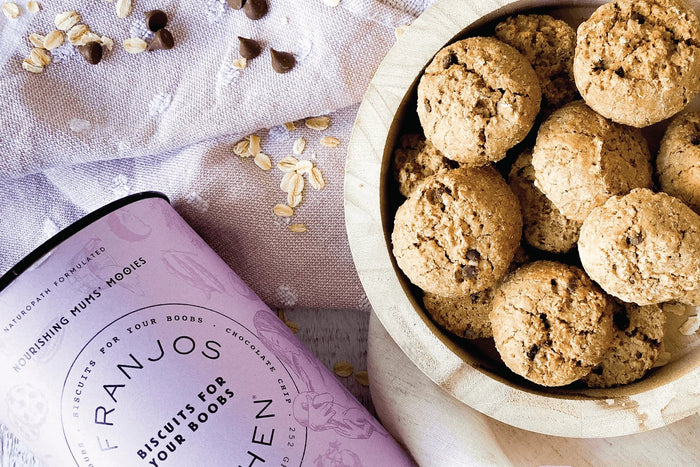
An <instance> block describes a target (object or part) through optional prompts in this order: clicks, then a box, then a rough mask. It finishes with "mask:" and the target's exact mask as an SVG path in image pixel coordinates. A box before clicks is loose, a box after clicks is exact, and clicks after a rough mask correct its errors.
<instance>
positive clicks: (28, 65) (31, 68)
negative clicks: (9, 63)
mask: <svg viewBox="0 0 700 467" xmlns="http://www.w3.org/2000/svg"><path fill="white" fill-rule="evenodd" d="M22 68H24V69H25V70H27V71H28V72H30V73H41V72H42V71H44V67H43V66H39V65H37V64H36V63H34V62H33V61H31V60H30V59H28V58H25V59H24V60H22Z"/></svg>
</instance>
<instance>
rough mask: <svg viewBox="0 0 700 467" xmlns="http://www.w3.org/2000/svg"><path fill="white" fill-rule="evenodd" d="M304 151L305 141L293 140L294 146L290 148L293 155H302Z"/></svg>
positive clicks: (302, 139)
mask: <svg viewBox="0 0 700 467" xmlns="http://www.w3.org/2000/svg"><path fill="white" fill-rule="evenodd" d="M304 149H306V140H305V139H304V138H297V139H296V140H294V146H292V152H293V153H294V154H296V155H297V156H300V155H302V154H303V153H304Z"/></svg>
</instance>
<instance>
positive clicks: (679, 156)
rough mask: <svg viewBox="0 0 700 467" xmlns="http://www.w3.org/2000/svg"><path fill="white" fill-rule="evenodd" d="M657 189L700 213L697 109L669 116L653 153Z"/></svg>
mask: <svg viewBox="0 0 700 467" xmlns="http://www.w3.org/2000/svg"><path fill="white" fill-rule="evenodd" d="M656 171H657V173H658V174H659V184H660V185H661V189H662V190H663V191H665V192H666V193H668V194H669V195H671V196H675V197H676V198H679V199H680V200H681V201H683V202H684V203H685V204H687V205H688V206H689V207H690V208H691V209H693V210H694V211H695V212H697V213H698V214H700V112H686V113H682V114H680V115H678V116H677V117H676V118H674V119H673V121H672V122H671V124H670V125H669V126H668V128H667V129H666V133H664V137H663V139H662V140H661V147H660V148H659V154H658V155H657V157H656Z"/></svg>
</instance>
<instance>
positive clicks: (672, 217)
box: [578, 188, 700, 305]
mask: <svg viewBox="0 0 700 467" xmlns="http://www.w3.org/2000/svg"><path fill="white" fill-rule="evenodd" d="M578 250H579V256H580V258H581V263H582V264H583V267H584V269H585V270H586V272H587V273H588V274H589V275H590V276H591V278H592V279H593V280H594V281H596V282H597V283H598V284H600V286H601V287H602V288H603V289H604V290H605V291H606V292H608V293H609V294H611V295H614V296H615V297H617V298H619V299H621V300H623V301H625V302H631V303H636V304H638V305H651V304H654V303H661V302H666V301H670V300H677V299H680V298H682V297H683V296H685V295H687V294H689V293H691V292H693V291H695V290H697V289H698V284H700V216H698V215H697V214H696V213H695V212H693V210H692V209H690V208H689V207H688V206H686V205H685V204H683V202H681V201H680V200H679V199H677V198H674V197H672V196H669V195H667V194H666V193H654V192H652V191H651V190H647V189H643V188H638V189H635V190H632V192H631V193H629V194H628V195H625V196H615V197H612V198H610V199H609V200H608V201H607V202H606V203H605V204H604V205H603V206H600V207H598V208H596V209H594V210H593V212H591V215H590V216H588V218H587V219H586V220H585V221H584V223H583V225H582V226H581V233H580V236H579V241H578Z"/></svg>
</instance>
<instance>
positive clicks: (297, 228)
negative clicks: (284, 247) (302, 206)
mask: <svg viewBox="0 0 700 467" xmlns="http://www.w3.org/2000/svg"><path fill="white" fill-rule="evenodd" d="M289 230H290V231H292V232H296V233H304V232H306V231H307V230H309V229H307V228H306V225H304V224H292V225H290V226H289Z"/></svg>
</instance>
